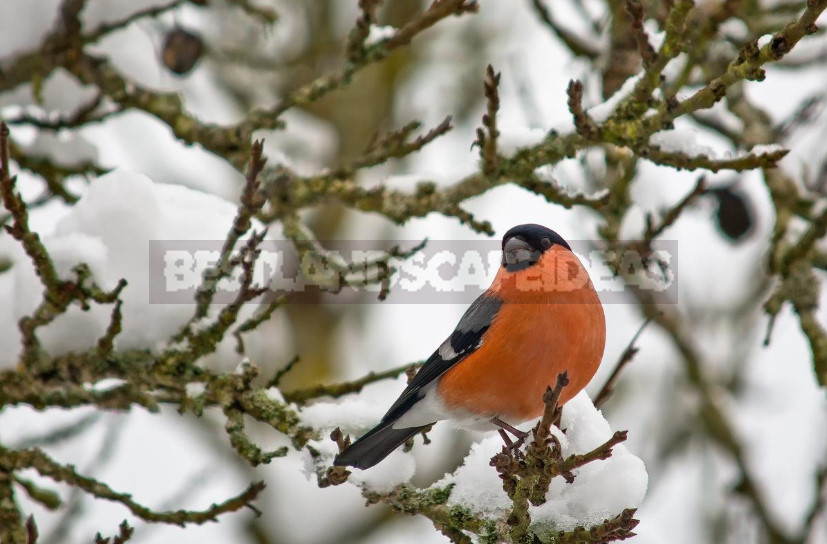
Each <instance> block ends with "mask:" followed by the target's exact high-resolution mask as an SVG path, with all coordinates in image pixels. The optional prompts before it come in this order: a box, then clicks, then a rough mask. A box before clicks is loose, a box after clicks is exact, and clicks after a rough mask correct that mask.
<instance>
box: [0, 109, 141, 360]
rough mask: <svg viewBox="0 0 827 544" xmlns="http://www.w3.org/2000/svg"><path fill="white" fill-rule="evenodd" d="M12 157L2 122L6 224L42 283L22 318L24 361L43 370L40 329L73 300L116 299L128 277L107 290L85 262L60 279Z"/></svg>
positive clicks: (85, 303)
mask: <svg viewBox="0 0 827 544" xmlns="http://www.w3.org/2000/svg"><path fill="white" fill-rule="evenodd" d="M10 159H11V157H10V135H9V129H8V126H7V125H6V124H5V123H0V197H2V201H3V205H4V206H5V207H6V209H7V210H8V211H9V214H10V215H11V217H12V220H13V221H12V224H11V225H4V227H5V229H6V231H7V232H8V233H9V234H11V235H12V236H13V237H14V238H15V239H16V240H18V241H19V242H20V243H21V244H22V246H23V249H24V250H25V251H26V254H27V255H28V256H29V259H30V260H31V262H32V264H33V265H34V268H35V271H36V273H37V275H38V277H39V278H40V282H41V284H42V285H43V300H42V301H41V303H40V305H39V306H38V307H37V308H36V309H35V311H34V314H32V315H31V316H26V317H23V318H22V319H21V320H20V322H19V328H20V332H21V335H22V337H23V354H22V356H21V359H22V361H23V364H24V365H25V366H26V368H28V369H29V370H35V371H38V372H40V371H43V370H46V368H44V367H43V365H42V363H43V362H44V361H43V360H44V359H45V355H44V354H43V353H42V350H41V347H40V341H39V340H38V339H37V329H38V328H40V327H42V326H44V325H47V324H49V323H51V322H52V321H53V320H54V319H55V318H57V317H58V316H59V315H61V314H63V313H64V312H66V310H67V309H68V308H69V306H70V305H71V304H72V303H75V302H77V303H78V304H79V305H80V306H81V308H82V309H84V310H88V309H89V300H92V301H94V302H97V303H98V304H111V303H113V302H116V301H117V300H118V297H119V296H120V293H121V291H122V290H123V289H124V287H126V280H123V279H122V280H120V281H119V282H118V284H117V286H116V287H115V288H114V289H113V290H112V291H109V292H106V291H104V290H102V289H101V288H100V287H99V286H98V285H97V284H96V283H95V282H94V281H91V272H90V271H89V268H88V267H87V266H85V265H82V264H81V265H78V266H76V267H74V268H73V269H72V270H73V272H74V273H75V277H76V279H75V280H74V281H73V280H62V279H60V277H59V276H58V273H57V270H56V269H55V266H54V263H52V259H51V257H50V256H49V253H48V251H46V248H45V247H44V246H43V243H42V242H41V241H40V236H38V234H37V233H36V232H33V231H32V230H31V229H30V228H29V212H28V208H27V207H26V203H25V202H24V201H23V198H22V197H21V196H20V194H19V193H17V191H16V188H15V184H16V180H17V177H16V176H11V175H10V172H9V165H10Z"/></svg>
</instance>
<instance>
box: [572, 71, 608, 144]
mask: <svg viewBox="0 0 827 544" xmlns="http://www.w3.org/2000/svg"><path fill="white" fill-rule="evenodd" d="M566 94H567V95H568V97H569V100H568V106H569V111H570V112H571V116H572V117H573V118H574V127H575V128H576V129H577V133H578V134H580V135H581V136H582V137H583V138H585V139H586V140H587V141H590V140H592V139H595V138H597V137H598V136H599V132H600V129H599V128H598V126H597V124H596V123H595V122H594V121H593V120H592V118H591V117H590V116H589V114H588V113H586V110H585V109H583V82H582V81H577V80H575V79H573V80H571V81H569V86H568V88H567V89H566Z"/></svg>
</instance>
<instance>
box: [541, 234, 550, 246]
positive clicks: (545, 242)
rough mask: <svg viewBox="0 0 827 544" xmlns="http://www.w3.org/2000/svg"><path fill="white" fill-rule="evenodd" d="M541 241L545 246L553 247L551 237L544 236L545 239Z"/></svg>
mask: <svg viewBox="0 0 827 544" xmlns="http://www.w3.org/2000/svg"><path fill="white" fill-rule="evenodd" d="M541 242H542V244H543V247H544V248H550V247H551V239H550V238H549V237H548V236H543V239H542V240H541Z"/></svg>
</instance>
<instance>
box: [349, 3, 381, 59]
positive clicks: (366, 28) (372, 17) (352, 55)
mask: <svg viewBox="0 0 827 544" xmlns="http://www.w3.org/2000/svg"><path fill="white" fill-rule="evenodd" d="M381 4H382V0H359V12H360V13H359V17H358V18H357V19H356V26H354V27H353V28H352V29H351V31H350V33H349V34H348V37H347V44H346V45H345V54H346V55H347V58H348V60H350V61H351V62H359V61H360V60H362V58H363V57H364V56H365V49H366V47H365V40H366V39H367V37H368V34H370V25H372V24H373V23H374V22H376V9H377V8H378V7H379V6H380V5H381Z"/></svg>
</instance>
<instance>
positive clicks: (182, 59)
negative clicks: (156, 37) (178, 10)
mask: <svg viewBox="0 0 827 544" xmlns="http://www.w3.org/2000/svg"><path fill="white" fill-rule="evenodd" d="M203 53H204V42H203V40H202V39H201V37H200V36H199V35H198V34H194V33H192V32H189V31H187V30H184V29H183V28H180V27H178V28H174V29H172V30H170V31H169V32H168V33H167V36H166V38H165V39H164V50H163V61H164V66H166V67H167V68H168V69H169V70H170V71H172V72H174V73H176V74H178V75H179V76H180V75H184V74H186V73H188V72H189V71H190V70H192V69H193V68H194V67H195V65H196V64H197V63H198V61H199V59H200V58H201V55H203Z"/></svg>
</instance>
